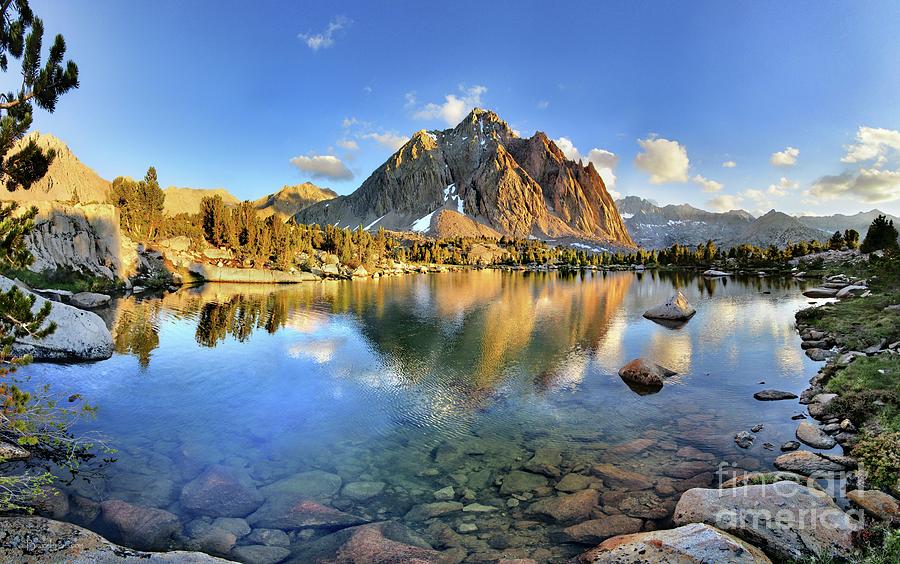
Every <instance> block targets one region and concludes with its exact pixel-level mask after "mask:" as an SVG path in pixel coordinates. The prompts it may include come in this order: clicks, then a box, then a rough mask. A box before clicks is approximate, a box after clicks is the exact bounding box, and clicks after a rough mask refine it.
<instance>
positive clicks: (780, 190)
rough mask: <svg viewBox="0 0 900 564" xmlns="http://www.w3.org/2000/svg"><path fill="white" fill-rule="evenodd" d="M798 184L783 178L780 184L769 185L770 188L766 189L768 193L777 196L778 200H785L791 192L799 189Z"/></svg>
mask: <svg viewBox="0 0 900 564" xmlns="http://www.w3.org/2000/svg"><path fill="white" fill-rule="evenodd" d="M797 186H798V184H797V183H796V182H791V181H790V180H788V179H787V178H785V177H783V176H782V177H781V180H779V181H778V184H769V187H768V188H767V189H766V192H768V193H769V195H771V196H775V197H777V198H783V197H784V196H787V194H788V192H789V191H790V190H794V189H795V188H797Z"/></svg>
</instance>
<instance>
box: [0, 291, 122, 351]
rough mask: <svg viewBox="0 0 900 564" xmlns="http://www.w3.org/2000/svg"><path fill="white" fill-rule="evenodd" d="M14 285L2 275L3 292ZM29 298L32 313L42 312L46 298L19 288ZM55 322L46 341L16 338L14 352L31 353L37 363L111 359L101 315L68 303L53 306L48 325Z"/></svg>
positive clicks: (108, 334)
mask: <svg viewBox="0 0 900 564" xmlns="http://www.w3.org/2000/svg"><path fill="white" fill-rule="evenodd" d="M13 286H15V283H14V282H13V281H12V280H10V279H9V278H6V277H4V276H0V291H3V292H6V291H9V289H10V288H12V287H13ZM18 288H19V290H20V291H21V292H22V293H24V294H25V295H27V296H34V298H35V300H34V306H33V307H32V311H35V312H36V311H38V310H40V309H41V308H42V307H43V306H44V304H45V303H48V302H47V300H46V299H44V298H42V297H40V296H38V295H37V294H34V293H32V292H30V291H29V290H26V289H24V288H21V287H18ZM51 322H52V323H56V331H54V332H53V334H51V335H48V336H47V337H44V338H43V339H33V338H31V337H28V336H25V337H20V338H18V339H16V342H15V343H14V344H13V353H14V354H16V355H25V354H30V355H31V356H32V357H33V358H34V359H35V360H62V361H85V360H103V359H107V358H109V357H111V356H112V353H113V340H112V335H111V334H110V332H109V329H107V328H106V323H104V322H103V319H101V318H100V316H99V315H97V314H96V313H93V312H90V311H84V310H81V309H78V308H77V307H73V306H70V305H66V304H61V303H55V302H54V303H52V304H51V310H50V315H48V316H47V321H46V323H47V324H49V323H51Z"/></svg>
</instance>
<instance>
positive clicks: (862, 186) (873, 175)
mask: <svg viewBox="0 0 900 564" xmlns="http://www.w3.org/2000/svg"><path fill="white" fill-rule="evenodd" d="M809 194H810V195H811V196H814V197H816V198H820V199H822V200H833V199H835V198H840V197H842V196H848V197H851V198H854V199H856V200H861V201H863V202H885V201H889V200H897V199H900V170H880V169H877V168H869V169H866V168H863V169H860V170H858V171H847V172H844V173H842V174H839V175H836V176H823V177H821V178H819V179H818V180H816V181H815V182H814V183H813V185H812V186H811V187H810V189H809Z"/></svg>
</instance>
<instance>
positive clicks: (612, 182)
mask: <svg viewBox="0 0 900 564" xmlns="http://www.w3.org/2000/svg"><path fill="white" fill-rule="evenodd" d="M553 142H554V143H555V144H556V146H557V147H559V150H560V151H562V152H563V154H564V155H565V156H566V158H567V159H569V160H571V161H575V162H584V161H587V162H589V163H593V164H594V169H595V170H596V171H597V174H599V175H600V178H602V179H603V183H604V184H605V185H606V189H607V191H609V193H610V195H612V194H613V193H614V190H613V188H615V186H616V167H617V166H618V165H619V157H617V156H616V155H615V154H614V153H611V152H610V151H607V150H605V149H598V148H596V147H594V148H593V149H591V150H590V151H588V154H587V155H583V154H582V153H581V151H579V150H578V147H576V146H575V144H574V143H572V140H571V139H569V138H568V137H560V138H559V139H554V140H553ZM615 194H616V196H614V197H618V196H619V194H618V192H615Z"/></svg>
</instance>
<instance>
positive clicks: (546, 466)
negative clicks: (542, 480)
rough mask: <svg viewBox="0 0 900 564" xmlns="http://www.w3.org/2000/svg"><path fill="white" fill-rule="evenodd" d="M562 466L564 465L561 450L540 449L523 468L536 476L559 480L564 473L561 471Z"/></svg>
mask: <svg viewBox="0 0 900 564" xmlns="http://www.w3.org/2000/svg"><path fill="white" fill-rule="evenodd" d="M560 464H562V452H560V450H559V449H556V448H539V449H537V450H536V451H535V452H534V456H532V457H531V459H530V460H529V461H528V462H526V463H525V465H524V466H523V468H525V470H528V471H529V472H534V473H535V474H543V475H545V476H549V477H551V478H559V477H560V476H561V475H562V471H561V470H560V469H559V466H560Z"/></svg>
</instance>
